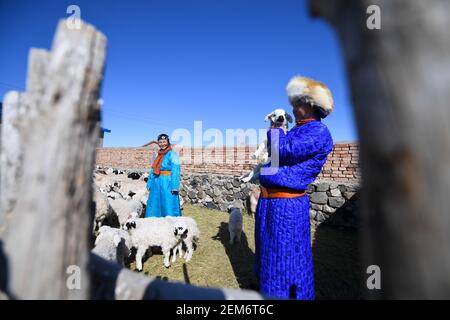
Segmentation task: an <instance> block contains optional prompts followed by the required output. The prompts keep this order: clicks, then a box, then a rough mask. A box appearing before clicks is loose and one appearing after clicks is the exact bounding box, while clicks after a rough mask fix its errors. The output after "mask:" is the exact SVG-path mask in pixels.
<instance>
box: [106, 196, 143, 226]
mask: <svg viewBox="0 0 450 320" xmlns="http://www.w3.org/2000/svg"><path fill="white" fill-rule="evenodd" d="M108 202H109V204H110V205H111V207H112V209H113V211H114V212H115V213H116V215H117V217H118V219H119V223H120V226H123V225H124V223H125V222H126V221H127V219H128V216H129V215H130V213H131V212H137V213H138V216H141V215H142V213H143V211H144V207H143V206H142V203H141V202H140V201H137V200H134V199H130V200H125V199H123V198H121V197H117V198H115V199H111V198H108Z"/></svg>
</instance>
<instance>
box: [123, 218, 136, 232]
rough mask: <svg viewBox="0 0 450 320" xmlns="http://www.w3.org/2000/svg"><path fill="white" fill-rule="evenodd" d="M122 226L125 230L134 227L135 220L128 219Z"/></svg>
mask: <svg viewBox="0 0 450 320" xmlns="http://www.w3.org/2000/svg"><path fill="white" fill-rule="evenodd" d="M123 228H124V229H125V230H131V229H136V221H133V220H129V221H127V222H125V224H124V226H123Z"/></svg>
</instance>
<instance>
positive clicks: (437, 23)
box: [311, 0, 450, 299]
mask: <svg viewBox="0 0 450 320" xmlns="http://www.w3.org/2000/svg"><path fill="white" fill-rule="evenodd" d="M370 5H378V7H379V8H380V9H381V29H379V30H377V29H373V30H369V28H367V26H366V21H367V19H368V18H369V15H370V14H368V13H367V12H366V10H367V8H368V7H369V6H370ZM311 11H312V15H313V16H321V17H324V18H325V19H326V20H327V21H328V22H330V23H331V24H332V25H333V26H334V27H335V28H336V30H337V32H338V35H339V37H340V40H341V43H342V48H343V54H344V57H345V62H346V65H347V70H348V76H349V79H350V85H351V89H352V97H353V102H354V107H355V114H356V120H357V126H358V131H359V137H360V144H361V149H360V152H361V165H362V176H363V178H362V186H363V199H364V200H363V201H364V217H365V220H366V223H367V227H368V228H367V230H366V232H367V234H366V237H367V238H366V239H367V242H366V244H367V246H366V250H367V251H370V253H371V256H370V257H369V258H368V259H367V262H368V264H376V265H379V266H380V268H381V282H382V287H381V290H380V292H381V293H382V295H381V296H382V297H383V298H394V299H395V298H413V299H417V298H419V299H426V298H433V299H442V298H446V299H448V298H450V214H449V208H450V196H449V194H450V171H449V164H450V104H449V101H450V90H449V83H450V72H448V70H450V54H449V52H450V37H449V36H448V30H449V29H450V19H449V18H448V16H447V14H446V13H447V12H449V11H450V2H449V1H445V0H442V1H439V0H435V1H421V0H396V1H391V0H384V1H383V0H335V1H332V0H312V1H311ZM318 54H320V53H318ZM374 291H375V292H376V291H377V290H374Z"/></svg>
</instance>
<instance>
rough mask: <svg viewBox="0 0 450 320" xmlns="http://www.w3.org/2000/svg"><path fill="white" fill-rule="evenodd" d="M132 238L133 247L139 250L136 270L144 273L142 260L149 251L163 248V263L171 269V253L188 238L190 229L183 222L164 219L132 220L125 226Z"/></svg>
mask: <svg viewBox="0 0 450 320" xmlns="http://www.w3.org/2000/svg"><path fill="white" fill-rule="evenodd" d="M124 229H126V230H128V232H129V234H130V238H131V245H132V247H135V248H136V249H137V252H136V269H137V270H138V271H142V258H143V257H144V255H145V252H146V251H147V249H149V248H150V247H153V246H157V247H161V251H162V253H163V256H164V258H163V263H164V266H165V267H166V268H169V267H170V261H169V258H170V251H171V250H172V249H174V248H175V247H176V246H178V245H179V244H180V242H181V241H182V240H183V239H185V238H186V236H187V233H188V229H187V227H186V225H184V223H183V222H182V221H177V222H175V223H171V222H170V221H169V220H167V219H163V218H137V219H135V218H131V219H128V220H127V221H126V223H125V225H124Z"/></svg>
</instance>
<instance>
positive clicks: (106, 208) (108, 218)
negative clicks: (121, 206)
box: [93, 188, 119, 233]
mask: <svg viewBox="0 0 450 320" xmlns="http://www.w3.org/2000/svg"><path fill="white" fill-rule="evenodd" d="M94 203H95V218H94V224H93V228H94V230H93V231H94V233H95V232H97V231H98V229H99V228H100V227H101V226H103V225H108V226H111V227H118V226H119V221H118V219H117V216H116V215H115V213H114V212H113V210H112V208H111V206H110V204H109V202H108V198H107V197H106V195H105V194H103V193H102V192H101V190H100V189H98V188H95V190H94Z"/></svg>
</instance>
